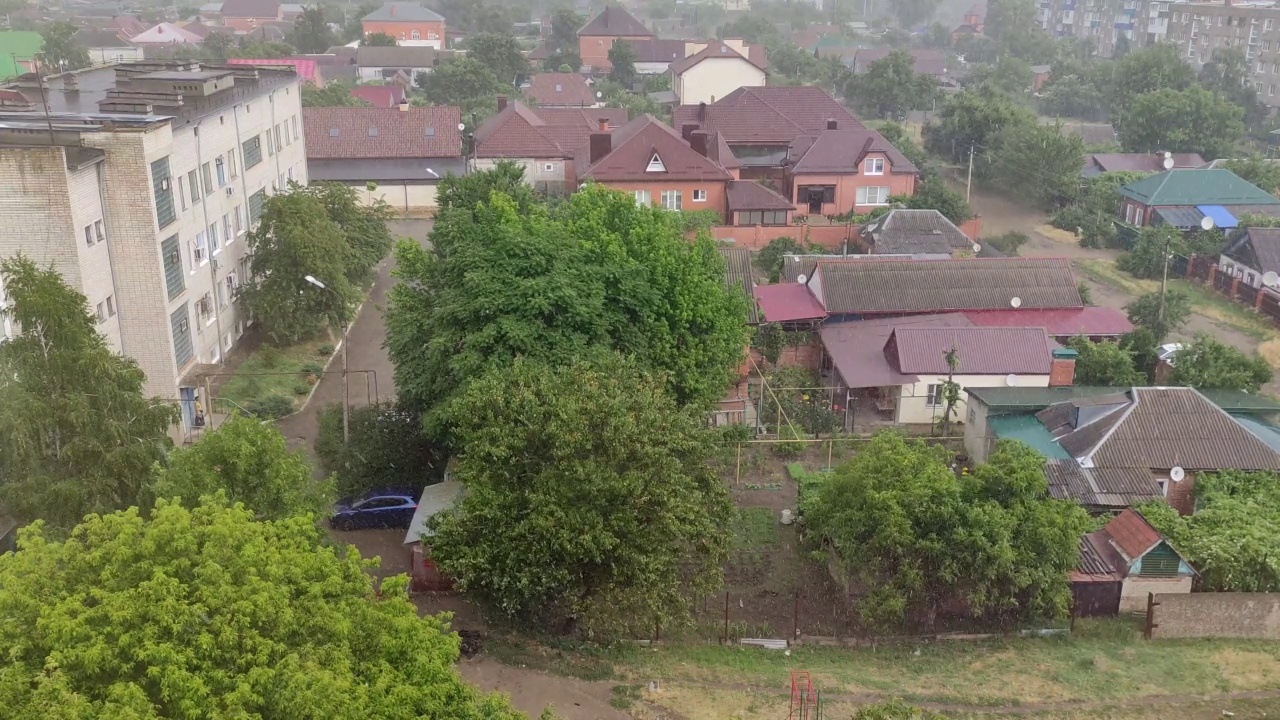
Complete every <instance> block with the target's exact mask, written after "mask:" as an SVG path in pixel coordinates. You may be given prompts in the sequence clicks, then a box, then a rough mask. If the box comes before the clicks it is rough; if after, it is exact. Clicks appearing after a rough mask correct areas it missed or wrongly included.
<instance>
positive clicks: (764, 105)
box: [672, 85, 863, 145]
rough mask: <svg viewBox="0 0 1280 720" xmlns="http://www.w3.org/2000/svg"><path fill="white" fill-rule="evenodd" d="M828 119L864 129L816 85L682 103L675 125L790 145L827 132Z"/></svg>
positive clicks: (736, 140) (748, 90) (738, 140)
mask: <svg viewBox="0 0 1280 720" xmlns="http://www.w3.org/2000/svg"><path fill="white" fill-rule="evenodd" d="M828 120H835V121H836V123H837V125H838V127H839V128H841V129H846V130H857V129H863V125H862V123H861V122H860V121H859V120H858V118H856V117H854V116H853V113H851V112H849V111H848V110H847V109H846V108H845V107H844V106H843V105H841V104H840V103H839V102H837V101H836V99H835V98H833V97H831V94H830V93H828V92H827V91H825V90H823V89H822V88H819V87H813V86H810V85H803V86H796V87H788V86H777V87H775V86H766V87H745V88H738V89H737V90H734V91H733V92H731V93H729V94H728V95H725V96H724V97H722V98H720V99H719V100H717V101H716V102H714V103H712V104H710V105H707V106H706V107H705V108H703V107H702V106H700V105H681V106H679V107H677V108H676V109H675V111H674V113H673V122H672V125H674V126H675V127H681V126H682V125H684V124H686V123H693V124H696V125H701V126H702V127H703V129H706V130H716V131H718V132H720V133H722V134H723V135H724V139H725V141H726V142H728V143H729V144H730V145H736V144H748V143H762V144H763V143H778V144H789V143H790V142H791V141H792V140H795V139H796V138H797V137H799V136H801V135H817V134H819V133H821V132H823V131H825V130H826V129H827V121H828Z"/></svg>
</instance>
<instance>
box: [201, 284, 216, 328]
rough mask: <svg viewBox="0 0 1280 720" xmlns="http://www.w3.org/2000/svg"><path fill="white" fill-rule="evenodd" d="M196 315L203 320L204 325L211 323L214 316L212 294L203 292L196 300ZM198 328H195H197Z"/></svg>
mask: <svg viewBox="0 0 1280 720" xmlns="http://www.w3.org/2000/svg"><path fill="white" fill-rule="evenodd" d="M196 317H198V318H200V319H201V320H203V321H204V327H209V326H210V325H212V324H213V321H214V319H215V316H214V314H213V294H212V293H205V294H204V295H202V296H200V299H199V300H197V301H196ZM199 329H200V328H197V330H199Z"/></svg>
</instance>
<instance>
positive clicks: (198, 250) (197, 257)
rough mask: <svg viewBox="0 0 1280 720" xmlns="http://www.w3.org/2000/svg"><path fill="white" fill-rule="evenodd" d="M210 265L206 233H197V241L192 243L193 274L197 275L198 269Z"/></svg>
mask: <svg viewBox="0 0 1280 720" xmlns="http://www.w3.org/2000/svg"><path fill="white" fill-rule="evenodd" d="M208 264H209V245H208V244H207V242H206V241H205V237H204V231H203V230H201V231H200V232H198V233H196V239H195V240H192V241H191V274H193V275H194V274H195V272H196V268H200V267H204V266H205V265H208Z"/></svg>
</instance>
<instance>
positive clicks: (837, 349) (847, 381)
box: [820, 313, 973, 389]
mask: <svg viewBox="0 0 1280 720" xmlns="http://www.w3.org/2000/svg"><path fill="white" fill-rule="evenodd" d="M899 327H973V323H971V322H969V319H968V318H966V317H965V316H964V315H963V314H962V313H940V314H936V315H913V316H910V317H895V318H880V319H876V320H855V321H849V322H834V323H828V324H827V325H825V326H823V328H822V332H821V333H820V337H821V338H822V348H823V350H824V351H825V352H826V354H827V357H829V358H831V364H832V366H834V367H835V370H836V372H837V373H839V375H840V382H841V383H842V384H843V385H844V386H845V387H847V388H850V389H858V388H873V387H889V386H897V385H908V384H911V383H914V382H916V380H918V379H919V377H918V376H916V375H909V374H903V373H901V372H899V371H898V369H897V368H896V367H894V365H893V364H892V363H891V362H890V361H889V358H888V357H887V356H886V355H885V352H884V346H885V343H887V342H888V341H889V336H890V335H892V334H893V331H894V329H896V328H899Z"/></svg>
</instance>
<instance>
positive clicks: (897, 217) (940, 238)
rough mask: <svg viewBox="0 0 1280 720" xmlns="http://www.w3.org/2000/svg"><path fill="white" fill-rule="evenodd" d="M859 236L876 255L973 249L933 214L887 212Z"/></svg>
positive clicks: (942, 217) (947, 222)
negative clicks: (869, 244) (863, 238)
mask: <svg viewBox="0 0 1280 720" xmlns="http://www.w3.org/2000/svg"><path fill="white" fill-rule="evenodd" d="M863 235H864V237H865V236H870V238H871V241H872V246H871V252H873V253H875V254H877V255H892V254H913V253H915V254H923V253H929V254H943V255H950V254H952V253H954V252H957V251H966V250H967V251H971V250H972V249H973V241H972V240H970V239H969V236H967V235H965V234H964V233H963V232H960V228H958V227H956V226H955V224H954V223H952V222H951V221H950V220H948V219H947V218H946V216H945V215H943V214H942V213H940V212H938V211H937V210H906V209H901V208H899V209H895V210H890V211H889V212H888V214H886V215H884V216H883V217H881V218H879V219H877V220H875V221H872V222H870V223H868V224H867V225H866V226H865V227H864V228H863Z"/></svg>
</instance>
